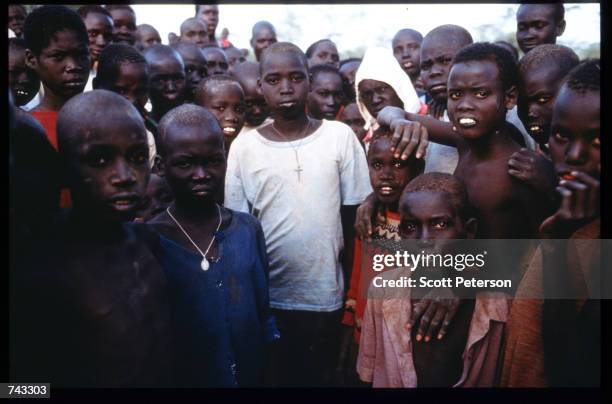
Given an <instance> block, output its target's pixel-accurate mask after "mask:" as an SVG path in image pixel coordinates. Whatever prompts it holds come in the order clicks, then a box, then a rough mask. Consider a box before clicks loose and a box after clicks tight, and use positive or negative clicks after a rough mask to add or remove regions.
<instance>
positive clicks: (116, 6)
mask: <svg viewBox="0 0 612 404" xmlns="http://www.w3.org/2000/svg"><path fill="white" fill-rule="evenodd" d="M104 8H106V9H107V10H108V11H109V13H110V12H111V11H113V10H128V11H130V12H131V13H132V14H134V15H136V13H135V12H134V9H133V8H132V7H130V6H128V5H127V4H107V5H106V6H104Z"/></svg>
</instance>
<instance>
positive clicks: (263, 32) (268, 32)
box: [253, 27, 276, 39]
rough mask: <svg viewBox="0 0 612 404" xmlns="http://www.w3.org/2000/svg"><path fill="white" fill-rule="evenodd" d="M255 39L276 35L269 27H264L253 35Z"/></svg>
mask: <svg viewBox="0 0 612 404" xmlns="http://www.w3.org/2000/svg"><path fill="white" fill-rule="evenodd" d="M253 37H254V38H255V39H267V38H275V37H276V35H275V34H274V32H272V30H271V29H270V28H269V27H262V28H259V29H258V30H257V31H255V35H254V36H253Z"/></svg>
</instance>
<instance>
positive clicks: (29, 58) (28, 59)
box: [25, 49, 38, 73]
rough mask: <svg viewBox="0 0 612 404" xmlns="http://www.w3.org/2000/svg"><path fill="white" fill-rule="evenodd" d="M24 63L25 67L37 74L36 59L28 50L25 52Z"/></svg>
mask: <svg viewBox="0 0 612 404" xmlns="http://www.w3.org/2000/svg"><path fill="white" fill-rule="evenodd" d="M25 63H26V66H28V67H29V68H30V69H32V70H34V71H35V72H37V73H38V59H37V58H36V55H34V53H33V52H32V51H31V50H29V49H26V50H25Z"/></svg>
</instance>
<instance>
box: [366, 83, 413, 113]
mask: <svg viewBox="0 0 612 404" xmlns="http://www.w3.org/2000/svg"><path fill="white" fill-rule="evenodd" d="M358 88H359V99H360V100H361V102H363V104H364V105H365V107H366V108H367V110H368V112H369V113H370V114H371V115H372V116H374V117H375V116H377V115H378V113H379V112H380V110H381V109H383V108H384V107H388V106H392V107H398V108H404V103H403V102H402V100H400V98H399V97H398V96H397V93H396V92H395V90H394V89H393V88H392V87H391V86H390V85H388V84H387V83H384V82H382V81H378V80H361V81H360V82H359V85H358Z"/></svg>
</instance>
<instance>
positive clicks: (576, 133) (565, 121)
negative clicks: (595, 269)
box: [548, 86, 601, 178]
mask: <svg viewBox="0 0 612 404" xmlns="http://www.w3.org/2000/svg"><path fill="white" fill-rule="evenodd" d="M600 105H601V100H600V93H599V92H598V91H587V92H586V93H585V94H580V93H577V92H575V91H572V90H571V89H568V88H567V87H565V86H563V87H561V89H560V90H559V94H558V95H557V98H556V100H555V105H554V110H553V117H552V123H551V132H550V133H551V136H550V139H549V141H548V144H549V146H550V155H551V157H552V160H553V163H555V166H556V168H557V172H558V174H559V175H563V174H567V173H568V172H570V171H582V172H585V173H587V174H589V175H590V176H592V177H595V178H599V175H600V172H601V160H600V153H601V151H600V147H601V146H600V133H601V126H600V125H601V123H600Z"/></svg>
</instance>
